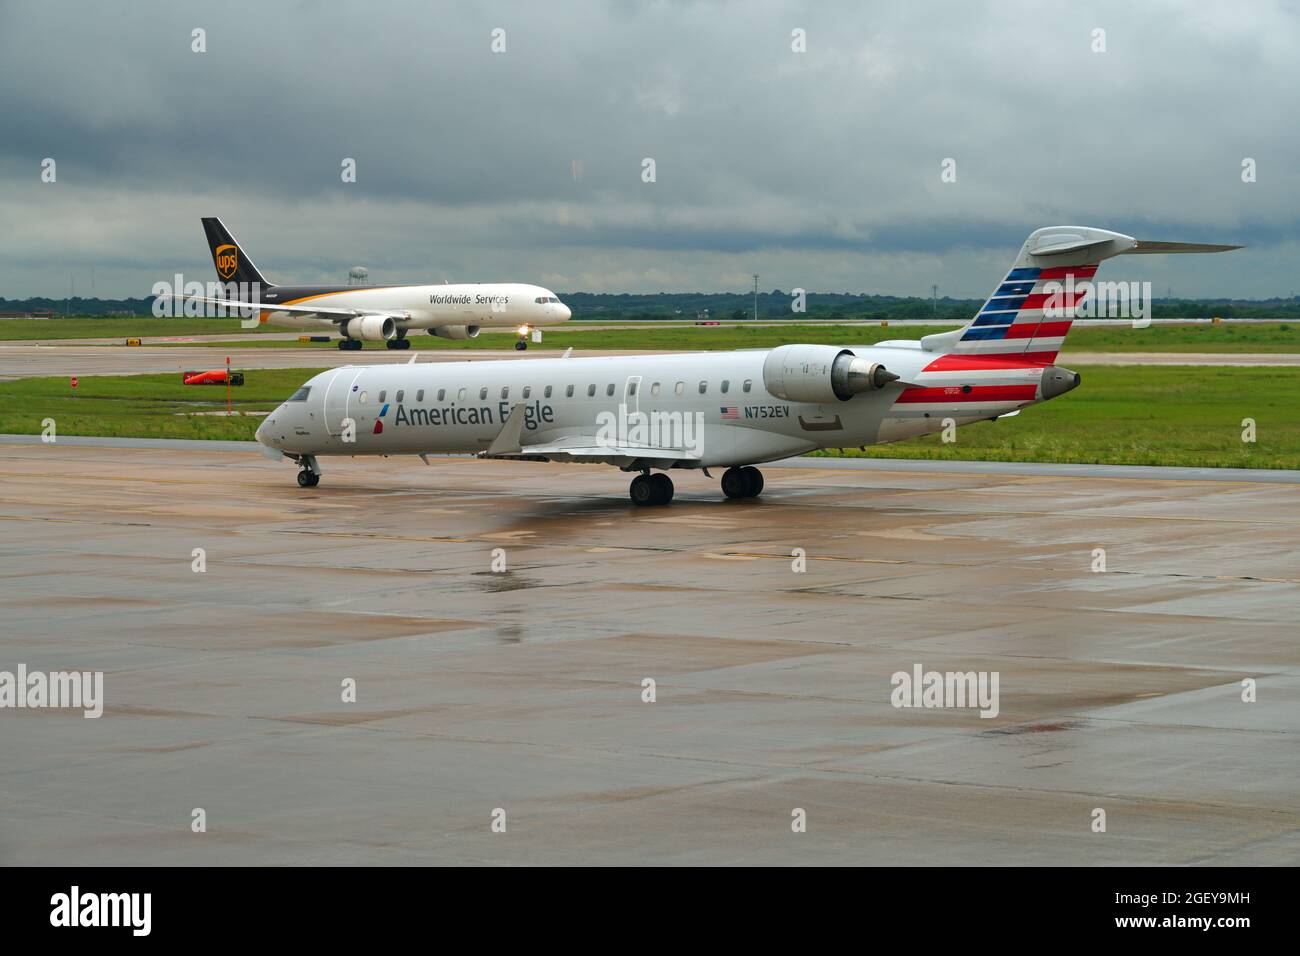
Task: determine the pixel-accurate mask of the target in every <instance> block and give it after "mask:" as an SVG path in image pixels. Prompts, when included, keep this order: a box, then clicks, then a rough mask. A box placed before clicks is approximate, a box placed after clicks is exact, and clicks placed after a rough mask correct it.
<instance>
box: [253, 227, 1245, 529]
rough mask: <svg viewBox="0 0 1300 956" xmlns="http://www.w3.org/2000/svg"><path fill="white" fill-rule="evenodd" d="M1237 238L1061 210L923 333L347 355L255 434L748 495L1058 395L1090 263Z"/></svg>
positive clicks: (273, 444) (645, 500) (1072, 376)
mask: <svg viewBox="0 0 1300 956" xmlns="http://www.w3.org/2000/svg"><path fill="white" fill-rule="evenodd" d="M1236 248H1240V247H1239V246H1220V245H1205V244H1196V243H1172V242H1145V241H1140V240H1137V239H1133V238H1131V237H1129V236H1125V235H1121V234H1120V233H1116V232H1108V231H1106V230H1104V229H1094V228H1088V227H1079V226H1051V227H1048V228H1044V229H1039V230H1037V231H1036V232H1034V233H1033V234H1031V235H1030V236H1029V238H1028V239H1027V240H1026V241H1025V243H1024V245H1023V246H1022V247H1021V249H1020V254H1019V255H1018V256H1017V257H1016V260H1015V263H1014V265H1013V266H1012V268H1011V270H1010V271H1009V272H1008V273H1007V275H1006V277H1005V278H1004V279H1003V280H1002V281H1001V282H1000V283H998V286H997V288H996V289H994V291H993V294H992V295H991V296H990V297H989V299H988V301H987V302H985V304H984V306H983V307H982V308H981V309H980V310H979V313H978V314H977V315H976V316H975V318H974V319H972V320H971V321H970V322H969V323H968V324H967V325H965V326H964V327H962V328H960V329H954V330H952V331H950V332H941V333H937V334H934V335H927V336H925V337H924V338H922V339H920V340H919V341H889V342H881V343H879V344H876V345H871V346H859V345H845V346H832V345H783V346H781V347H779V348H775V349H753V350H744V351H735V352H699V353H686V354H680V353H679V354H668V355H639V356H620V357H608V358H599V357H598V358H568V357H567V355H568V353H566V357H563V358H546V359H529V360H524V361H511V360H501V361H483V362H469V361H465V362H437V363H426V364H415V359H414V358H413V359H412V360H411V361H410V362H408V363H404V364H401V365H376V366H367V367H357V366H344V367H342V368H335V369H330V370H328V371H325V372H322V373H320V374H319V375H316V376H315V377H313V378H311V379H310V380H308V381H307V382H306V383H305V384H304V385H303V386H302V387H301V388H299V389H298V390H297V391H296V392H295V393H294V394H293V395H291V396H290V397H289V399H288V400H287V401H285V402H284V404H282V405H280V407H279V408H277V409H276V410H275V411H274V412H272V413H271V414H270V415H269V416H267V418H266V420H265V421H264V422H263V423H262V425H261V427H259V428H258V430H257V439H258V441H260V442H261V443H262V444H263V445H265V446H266V449H267V451H268V453H269V454H270V455H271V456H273V457H277V458H279V457H280V456H283V457H285V458H289V459H291V460H293V461H294V462H296V463H297V464H298V465H299V468H300V470H299V472H298V483H299V485H301V486H303V487H312V486H315V485H316V484H317V483H319V481H320V473H321V472H320V464H319V460H320V459H321V458H323V457H325V456H328V455H354V456H355V455H419V456H426V455H429V454H435V453H437V454H441V453H467V452H468V453H476V454H477V455H478V456H479V457H482V458H504V459H519V460H524V461H560V462H603V463H606V464H610V465H615V466H617V467H618V468H620V469H622V470H623V471H625V472H635V473H636V477H634V478H633V479H632V484H631V488H630V495H631V498H632V501H633V502H635V503H636V504H638V505H662V504H667V503H668V502H669V501H671V500H672V496H673V483H672V480H671V479H670V478H669V476H668V474H667V472H668V471H671V470H675V469H685V470H690V469H694V470H701V471H703V472H704V474H705V475H706V476H709V471H708V469H710V468H724V469H726V470H725V471H724V473H723V474H722V491H723V493H724V494H726V495H727V496H728V497H730V498H748V497H753V496H755V495H758V494H759V493H760V492H761V491H762V489H763V475H762V473H761V472H760V471H759V470H758V469H757V468H755V467H754V465H755V464H758V463H761V462H765V461H775V460H778V459H782V458H790V457H793V456H795V455H802V454H805V453H807V452H810V451H814V450H817V449H821V448H844V447H854V446H860V445H872V444H877V443H882V442H894V441H901V440H902V439H905V438H912V437H915V436H917V435H926V434H929V433H932V432H936V431H939V430H941V429H942V428H943V427H944V422H945V419H952V420H953V421H954V422H955V423H956V424H957V425H965V424H969V423H971V422H978V421H984V420H986V419H996V418H1000V417H1004V416H1010V415H1016V414H1019V412H1020V411H1021V410H1022V409H1024V408H1027V407H1029V406H1031V405H1037V404H1038V403H1040V402H1046V401H1049V400H1051V399H1053V398H1057V397H1058V396H1060V395H1064V394H1065V393H1066V392H1069V391H1070V390H1072V389H1074V388H1077V387H1078V385H1079V375H1078V374H1077V373H1075V372H1072V371H1070V370H1069V369H1066V368H1062V367H1060V366H1058V365H1056V364H1055V362H1056V356H1057V353H1058V352H1059V351H1060V349H1061V345H1062V343H1063V342H1064V341H1065V336H1066V333H1067V332H1068V331H1069V329H1070V324H1071V321H1072V320H1073V319H1074V318H1075V316H1076V310H1077V308H1078V306H1079V305H1080V303H1082V302H1083V300H1084V297H1085V296H1086V295H1087V292H1086V289H1087V286H1086V285H1084V288H1083V289H1076V288H1075V286H1076V284H1086V283H1088V282H1090V281H1091V280H1092V278H1093V276H1094V275H1095V274H1096V272H1097V265H1098V263H1100V262H1101V261H1102V260H1103V259H1109V258H1111V257H1113V256H1119V255H1133V254H1143V253H1170V252H1222V251H1225V250H1228V249H1236ZM1067 290H1073V291H1067ZM426 463H427V459H426ZM710 477H711V476H710Z"/></svg>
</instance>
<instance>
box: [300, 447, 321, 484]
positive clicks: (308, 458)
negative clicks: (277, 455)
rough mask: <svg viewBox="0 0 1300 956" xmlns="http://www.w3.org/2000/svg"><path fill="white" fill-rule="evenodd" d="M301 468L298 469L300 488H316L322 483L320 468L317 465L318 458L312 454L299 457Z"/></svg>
mask: <svg viewBox="0 0 1300 956" xmlns="http://www.w3.org/2000/svg"><path fill="white" fill-rule="evenodd" d="M298 464H299V466H300V470H299V471H298V487H299V488H315V487H316V486H317V485H319V484H320V468H319V467H318V466H317V465H316V459H315V457H313V456H312V455H303V456H302V457H301V458H299V459H298Z"/></svg>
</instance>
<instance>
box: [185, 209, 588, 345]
mask: <svg viewBox="0 0 1300 956" xmlns="http://www.w3.org/2000/svg"><path fill="white" fill-rule="evenodd" d="M203 231H204V233H205V234H206V235H207V237H208V247H209V248H210V249H211V251H212V264H213V265H214V266H216V268H217V278H219V279H220V280H221V281H222V282H223V283H230V284H232V285H231V286H228V288H233V289H236V290H240V291H239V293H238V294H237V295H226V296H224V297H221V298H213V297H206V296H181V295H179V294H178V295H176V296H173V298H184V299H194V300H197V301H199V302H206V303H209V304H212V305H220V306H223V307H225V308H235V309H243V310H247V311H254V310H255V311H256V312H257V316H258V321H259V322H261V323H265V324H270V325H278V326H283V327H286V328H293V329H302V330H307V331H325V330H332V331H337V332H338V333H339V334H340V335H341V336H342V338H341V339H339V348H340V349H344V350H355V349H359V348H361V343H362V342H383V343H385V344H386V345H387V346H388V348H390V349H409V348H410V347H411V343H410V342H408V341H407V339H406V334H407V333H408V332H410V331H411V330H412V329H425V330H427V331H428V333H429V334H430V335H437V336H439V337H441V338H445V339H472V338H475V337H477V336H478V333H479V330H480V329H483V328H514V329H516V330H517V331H518V333H519V338H518V340H517V341H516V342H515V348H516V349H520V350H522V349H526V348H527V347H528V339H527V335H528V333H529V332H531V331H532V329H533V327H534V326H538V325H552V324H554V323H557V322H567V321H568V320H569V317H570V316H571V315H572V314H573V313H572V312H570V311H569V307H568V306H567V305H565V304H564V303H563V302H561V301H560V300H559V298H558V297H557V296H556V294H555V293H554V292H552V291H551V290H550V289H544V288H542V287H541V286H536V285H521V284H519V283H513V282H508V283H501V282H490V283H473V284H461V285H451V284H443V285H372V286H355V285H337V286H334V285H330V286H325V285H322V286H287V285H283V286H277V285H274V284H273V283H271V282H268V281H267V280H266V279H265V278H263V277H262V273H261V272H260V271H258V268H257V266H255V265H253V260H252V259H251V258H249V256H248V253H247V252H245V251H244V250H243V248H242V247H241V246H240V245H239V243H238V242H236V241H235V237H234V236H232V235H231V234H230V230H228V229H227V228H226V227H225V225H223V224H222V222H221V220H220V219H217V218H216V217H208V218H206V219H204V220H203Z"/></svg>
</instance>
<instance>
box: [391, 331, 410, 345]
mask: <svg viewBox="0 0 1300 956" xmlns="http://www.w3.org/2000/svg"><path fill="white" fill-rule="evenodd" d="M384 345H386V346H387V347H388V348H390V349H409V348H410V347H411V342H410V340H409V339H408V338H407V337H406V333H405V332H398V333H397V338H395V339H389V340H388V341H387V342H385V343H384Z"/></svg>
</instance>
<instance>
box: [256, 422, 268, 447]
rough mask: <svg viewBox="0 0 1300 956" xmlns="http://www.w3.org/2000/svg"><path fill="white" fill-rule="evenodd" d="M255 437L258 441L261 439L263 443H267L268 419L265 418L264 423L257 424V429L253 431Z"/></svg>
mask: <svg viewBox="0 0 1300 956" xmlns="http://www.w3.org/2000/svg"><path fill="white" fill-rule="evenodd" d="M268 417H269V416H268ZM253 437H254V438H256V439H257V440H258V441H260V442H261V443H262V444H263V445H265V444H266V419H265V418H263V419H262V424H260V425H258V426H257V431H255V432H253Z"/></svg>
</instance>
